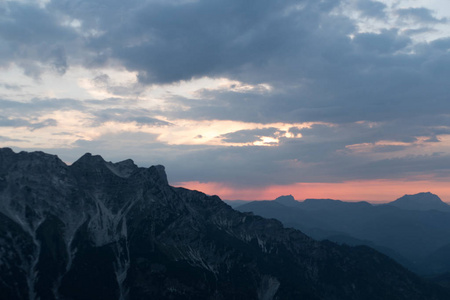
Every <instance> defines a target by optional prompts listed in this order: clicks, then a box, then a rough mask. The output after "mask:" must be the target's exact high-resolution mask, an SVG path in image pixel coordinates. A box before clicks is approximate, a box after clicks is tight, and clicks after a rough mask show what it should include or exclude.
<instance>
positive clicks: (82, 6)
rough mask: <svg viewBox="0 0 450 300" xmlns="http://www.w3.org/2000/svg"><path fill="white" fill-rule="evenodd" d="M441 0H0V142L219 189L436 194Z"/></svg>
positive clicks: (445, 109) (447, 153)
mask: <svg viewBox="0 0 450 300" xmlns="http://www.w3.org/2000/svg"><path fill="white" fill-rule="evenodd" d="M449 82H450V2H448V1H442V0H427V1H425V0H382V1H369V0H304V1H301V0H300V1H299V0H296V1H291V0H285V1H275V0H271V1H268V0H259V1H252V0H249V1H241V0H129V1H123V0H120V1H119V0H109V1H106V0H0V146H1V147H10V148H12V149H13V150H15V151H22V150H24V151H37V150H39V151H45V152H48V153H52V154H57V155H58V156H59V157H60V158H61V159H62V160H63V161H64V162H66V163H68V164H70V163H73V162H74V161H75V160H76V159H78V158H79V157H80V156H81V155H83V154H84V153H86V152H90V153H92V154H100V155H102V156H103V157H104V158H105V159H106V160H108V161H113V162H117V161H121V160H124V159H127V158H131V159H133V160H134V161H135V163H136V164H137V165H139V166H142V167H148V166H150V165H156V164H161V165H164V166H165V167H166V172H167V174H168V179H169V182H170V184H172V185H174V186H183V187H187V188H192V189H198V190H201V191H203V192H206V193H208V194H217V195H219V196H220V197H221V198H222V199H242V200H256V199H274V198H276V197H277V196H280V195H287V194H292V195H294V197H295V198H296V199H305V198H334V199H342V200H369V201H374V202H375V201H392V200H395V199H396V198H398V197H400V196H402V195H404V194H413V193H417V192H427V191H430V192H433V193H435V194H438V195H439V196H440V197H441V198H442V199H443V200H444V201H450V188H448V186H449V185H448V183H449V181H450V99H449V98H450V84H449Z"/></svg>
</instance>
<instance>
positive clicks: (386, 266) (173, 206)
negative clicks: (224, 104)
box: [0, 148, 450, 300]
mask: <svg viewBox="0 0 450 300" xmlns="http://www.w3.org/2000/svg"><path fill="white" fill-rule="evenodd" d="M279 205H282V204H279ZM0 246H1V247H0V299H11V300H14V299H83V300H89V299H261V300H262V299H264V300H266V299H267V300H269V299H312V300H313V299H323V300H328V299H330V300H331V299H333V300H336V299H349V300H352V299H355V300H357V299H358V300H359V299H361V300H362V299H365V300H370V299H396V300H398V299H408V300H411V299H430V300H432V299H436V300H438V299H449V297H450V294H449V292H448V291H447V290H445V289H443V288H441V287H439V286H437V285H434V284H432V283H429V282H427V281H425V280H423V279H421V278H420V277H418V276H416V275H415V274H413V273H412V272H410V271H408V270H406V269H405V268H404V267H402V266H401V265H399V264H398V263H396V262H395V261H393V260H392V259H390V258H389V257H387V256H385V255H384V254H381V253H379V252H377V251H375V250H373V249H371V248H369V247H366V246H358V247H350V246H346V245H338V244H336V243H333V242H330V241H323V242H319V241H316V240H314V239H312V238H310V237H308V236H307V235H305V234H304V233H302V232H301V231H299V230H296V229H292V228H285V227H283V225H282V224H281V222H279V221H277V220H273V219H272V220H268V219H264V218H262V217H260V216H255V215H253V214H252V213H242V212H238V211H235V210H233V209H232V208H231V207H230V206H228V205H227V204H225V203H224V202H222V201H221V200H220V199H219V198H218V197H217V196H208V195H205V194H203V193H201V192H198V191H191V190H187V189H184V188H175V187H172V186H170V185H169V184H168V181H167V177H166V174H165V170H164V167H163V166H159V165H157V166H152V167H149V168H140V167H137V166H136V165H135V164H134V163H133V161H131V160H125V161H122V162H118V163H112V162H107V161H105V160H104V159H103V158H102V157H100V156H98V155H91V154H89V153H87V154H85V155H84V156H82V157H81V158H80V159H79V160H77V161H76V162H74V163H73V164H72V165H66V164H65V163H63V162H62V161H61V160H60V159H59V158H58V157H57V156H54V155H49V154H45V153H43V152H20V153H15V152H13V151H12V150H11V149H9V148H3V149H0Z"/></svg>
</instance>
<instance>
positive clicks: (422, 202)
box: [388, 192, 450, 211]
mask: <svg viewBox="0 0 450 300" xmlns="http://www.w3.org/2000/svg"><path fill="white" fill-rule="evenodd" d="M388 204H389V205H392V206H395V207H398V208H402V209H408V210H422V211H423V210H433V209H434V210H441V211H450V206H449V205H448V204H447V203H445V202H443V201H442V200H441V198H439V197H438V196H437V195H435V194H432V193H430V192H427V193H418V194H415V195H404V196H403V197H400V198H398V199H397V200H395V201H392V202H390V203H388Z"/></svg>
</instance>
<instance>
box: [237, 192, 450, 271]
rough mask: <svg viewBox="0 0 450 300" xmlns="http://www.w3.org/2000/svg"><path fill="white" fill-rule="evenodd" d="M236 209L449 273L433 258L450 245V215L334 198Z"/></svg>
mask: <svg viewBox="0 0 450 300" xmlns="http://www.w3.org/2000/svg"><path fill="white" fill-rule="evenodd" d="M431 195H432V194H431ZM275 204H276V205H275ZM236 209H238V210H240V211H243V212H245V211H246V212H253V213H255V214H257V215H260V216H263V217H265V218H276V219H278V220H280V221H282V222H283V224H285V226H289V227H293V228H296V229H300V230H301V231H303V232H304V233H306V234H307V235H309V236H311V237H313V238H315V239H318V240H325V239H329V240H332V241H335V242H344V243H348V244H350V245H367V246H370V247H373V248H375V249H377V250H378V251H381V252H383V253H384V254H386V255H389V256H390V257H392V258H394V259H396V260H397V261H398V262H400V263H402V264H403V265H404V266H407V267H408V268H410V269H412V270H415V271H416V272H419V273H421V274H433V273H436V272H438V270H439V272H444V271H450V265H448V264H444V263H432V262H433V261H432V260H431V258H432V257H437V256H436V253H435V252H436V251H438V249H440V248H441V247H444V246H446V245H448V244H450V212H445V211H442V210H435V209H434V210H411V209H401V208H398V207H395V206H393V205H390V204H386V205H375V206H374V205H371V204H370V203H367V202H344V201H339V200H331V199H307V200H305V201H303V202H298V205H296V207H292V206H289V207H288V206H286V205H282V204H281V203H279V202H277V201H254V202H251V203H248V204H245V205H242V206H238V207H237V208H236ZM439 253H441V254H440V256H439V257H441V258H440V261H441V262H444V261H446V258H448V259H450V252H445V251H441V252H439ZM437 265H439V266H440V268H437V267H436V266H437Z"/></svg>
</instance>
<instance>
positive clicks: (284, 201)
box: [275, 195, 299, 207]
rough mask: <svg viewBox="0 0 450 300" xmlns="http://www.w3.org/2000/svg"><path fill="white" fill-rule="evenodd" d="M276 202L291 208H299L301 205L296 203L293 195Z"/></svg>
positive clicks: (282, 197)
mask: <svg viewBox="0 0 450 300" xmlns="http://www.w3.org/2000/svg"><path fill="white" fill-rule="evenodd" d="M275 202H278V203H280V204H283V205H286V206H291V207H297V206H298V205H299V202H298V201H296V200H295V199H294V197H293V196H292V195H288V196H280V197H278V198H277V199H275Z"/></svg>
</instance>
